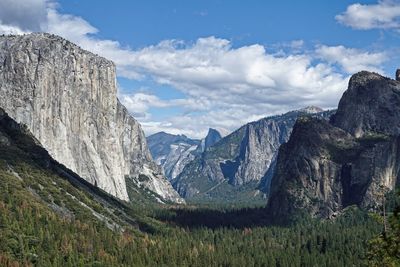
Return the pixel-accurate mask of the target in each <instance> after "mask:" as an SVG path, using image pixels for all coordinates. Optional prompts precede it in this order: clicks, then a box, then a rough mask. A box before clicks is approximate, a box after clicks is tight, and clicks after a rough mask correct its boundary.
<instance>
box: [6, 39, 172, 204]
mask: <svg viewBox="0 0 400 267" xmlns="http://www.w3.org/2000/svg"><path fill="white" fill-rule="evenodd" d="M0 62H1V64H0V107H3V108H4V109H5V110H6V112H7V113H9V115H10V117H12V118H13V119H15V120H16V121H17V122H20V123H23V124H25V125H27V127H28V128H29V130H30V131H31V132H32V133H33V135H34V136H35V137H36V138H37V139H38V140H39V141H40V142H41V143H42V145H43V146H44V147H45V148H46V149H47V150H48V151H49V153H50V155H51V156H52V157H53V158H55V159H56V160H57V161H59V162H60V163H62V164H64V165H65V166H67V167H68V168H70V169H71V170H72V171H74V172H76V173H77V174H79V175H80V176H81V177H83V178H84V179H86V180H87V181H89V182H90V183H92V184H94V185H96V186H98V187H100V188H102V189H104V190H105V191H107V192H108V193H110V194H112V195H114V196H116V197H118V198H120V199H123V200H128V194H127V188H126V183H125V179H133V180H135V181H138V178H139V176H140V175H144V176H146V177H147V178H148V179H145V182H143V183H142V185H143V186H144V187H146V188H148V189H150V190H152V191H154V192H156V193H157V194H158V195H160V196H161V197H162V198H164V199H166V200H172V201H179V200H180V198H179V197H178V195H177V194H176V192H175V191H174V190H173V189H172V187H171V186H170V185H169V183H168V181H166V180H165V178H164V177H163V175H162V172H161V169H160V168H159V167H158V166H157V165H156V164H155V163H154V162H153V160H152V157H151V155H150V153H149V151H148V148H147V144H146V138H145V136H144V134H143V131H142V129H141V126H140V124H139V123H138V122H137V121H136V120H135V119H134V118H132V117H131V116H130V115H129V113H128V111H127V110H126V108H125V107H123V106H122V105H121V104H120V103H119V102H118V100H117V97H116V94H117V87H116V76H115V66H114V64H113V63H112V62H111V61H108V60H106V59H104V58H101V57H99V56H96V55H94V54H92V53H90V52H87V51H84V50H82V49H81V48H79V47H78V46H76V45H74V44H72V43H70V42H68V41H67V40H64V39H62V38H60V37H57V36H54V35H49V34H42V33H35V34H28V35H23V36H2V37H0ZM141 180H143V179H141Z"/></svg>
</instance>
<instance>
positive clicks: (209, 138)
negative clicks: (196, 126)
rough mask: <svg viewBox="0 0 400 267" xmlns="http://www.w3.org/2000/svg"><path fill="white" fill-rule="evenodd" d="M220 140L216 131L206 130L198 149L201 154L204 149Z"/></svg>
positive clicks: (220, 137)
mask: <svg viewBox="0 0 400 267" xmlns="http://www.w3.org/2000/svg"><path fill="white" fill-rule="evenodd" d="M221 139H222V136H221V134H220V133H219V132H218V131H217V130H215V129H213V128H210V129H208V133H207V135H206V137H205V138H204V139H203V140H201V147H199V148H200V149H201V152H204V151H205V150H206V149H208V148H209V147H211V146H213V145H214V144H215V143H217V142H218V141H219V140H221Z"/></svg>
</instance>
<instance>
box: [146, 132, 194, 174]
mask: <svg viewBox="0 0 400 267" xmlns="http://www.w3.org/2000/svg"><path fill="white" fill-rule="evenodd" d="M147 143H148V145H149V149H150V152H151V155H152V156H153V158H154V160H155V162H156V163H157V164H158V165H160V166H162V168H163V170H164V173H165V175H166V176H167V178H168V179H169V180H172V179H174V178H175V177H176V176H177V175H179V174H180V173H181V172H182V170H183V168H184V167H185V166H186V164H188V163H189V162H190V161H192V160H193V159H194V157H195V152H196V150H197V148H198V146H199V145H200V140H195V139H190V138H188V137H186V136H185V135H173V134H168V133H165V132H160V133H156V134H153V135H150V136H149V137H147Z"/></svg>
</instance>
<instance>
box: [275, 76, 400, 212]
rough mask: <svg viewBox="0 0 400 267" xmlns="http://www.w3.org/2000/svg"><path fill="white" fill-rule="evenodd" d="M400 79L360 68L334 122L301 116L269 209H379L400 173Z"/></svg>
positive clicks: (281, 159)
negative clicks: (392, 78)
mask: <svg viewBox="0 0 400 267" xmlns="http://www.w3.org/2000/svg"><path fill="white" fill-rule="evenodd" d="M399 89H400V83H399V82H397V81H394V80H391V79H388V78H384V77H382V76H380V75H378V74H375V73H369V72H360V73H357V74H355V75H353V77H352V78H351V80H350V83H349V89H348V90H347V91H346V92H345V93H344V94H343V97H342V99H341V100H340V104H339V108H338V110H337V112H336V115H334V116H332V118H331V122H327V121H324V120H318V119H314V118H301V119H299V120H298V121H297V122H296V124H295V126H294V130H293V132H292V134H291V136H290V139H289V141H288V142H287V143H286V144H284V145H282V146H281V148H280V150H279V154H278V160H277V166H276V172H275V174H274V176H273V178H272V183H271V194H270V200H269V202H268V210H269V212H270V213H271V215H272V216H274V218H277V219H283V218H285V217H286V218H290V217H291V216H293V215H295V214H297V213H299V212H305V213H308V214H311V215H313V216H318V217H323V218H327V217H331V216H334V215H335V214H336V213H337V212H339V211H341V210H342V209H343V208H345V207H347V206H349V205H358V206H360V207H362V208H364V209H367V210H369V209H371V210H376V209H377V208H378V207H379V206H380V205H381V201H382V195H383V194H384V193H386V192H388V191H389V190H392V189H393V188H395V186H396V183H398V180H399V178H398V177H399V175H400V137H399V133H400V132H399V126H400V125H399V122H400V113H399V106H400V98H399V92H400V91H399Z"/></svg>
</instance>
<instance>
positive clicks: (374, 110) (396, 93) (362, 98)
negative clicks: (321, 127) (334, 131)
mask: <svg viewBox="0 0 400 267" xmlns="http://www.w3.org/2000/svg"><path fill="white" fill-rule="evenodd" d="M399 103H400V83H399V82H398V81H395V80H391V79H389V78H386V77H383V76H381V75H379V74H377V73H371V72H366V71H363V72H359V73H357V74H355V75H353V77H351V79H350V82H349V88H348V89H347V91H346V92H345V93H344V95H343V97H342V99H341V100H340V102H339V106H338V110H337V113H336V115H335V116H333V117H332V124H333V125H335V126H336V127H339V128H342V129H344V130H346V131H348V132H349V133H351V134H352V135H354V136H355V137H360V136H363V135H364V134H365V133H366V132H368V131H373V132H378V133H387V134H391V135H398V134H400V115H399V114H400V105H399Z"/></svg>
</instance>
